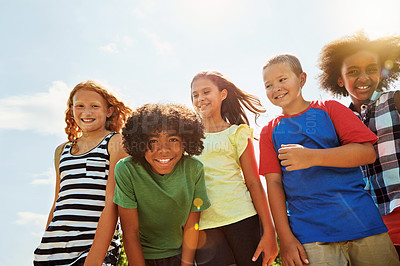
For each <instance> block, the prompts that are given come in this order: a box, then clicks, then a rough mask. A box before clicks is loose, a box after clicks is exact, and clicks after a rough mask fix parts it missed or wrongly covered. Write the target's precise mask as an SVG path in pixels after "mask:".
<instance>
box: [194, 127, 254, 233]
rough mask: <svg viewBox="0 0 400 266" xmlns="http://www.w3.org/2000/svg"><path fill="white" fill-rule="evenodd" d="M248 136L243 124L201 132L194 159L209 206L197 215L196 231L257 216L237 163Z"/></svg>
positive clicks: (249, 130)
mask: <svg viewBox="0 0 400 266" xmlns="http://www.w3.org/2000/svg"><path fill="white" fill-rule="evenodd" d="M252 133H253V131H252V129H250V128H249V127H248V126H247V125H245V124H242V125H240V126H237V125H232V126H231V127H229V128H227V129H225V130H223V131H221V132H217V133H205V137H206V139H205V140H204V150H203V152H202V154H201V155H199V156H197V158H198V159H199V160H200V161H201V162H202V163H203V165H204V171H205V179H206V187H207V194H208V198H209V199H210V202H211V206H210V208H208V209H207V210H204V211H202V212H201V214H200V224H199V229H200V230H203V229H208V228H216V227H220V226H224V225H228V224H232V223H235V222H238V221H241V220H243V219H246V218H248V217H251V216H253V215H255V214H257V212H256V210H255V208H254V205H253V202H252V199H251V196H250V192H249V190H248V189H247V186H246V184H245V181H244V178H243V176H242V172H241V167H240V161H239V159H240V156H241V155H242V153H243V152H244V150H245V149H246V147H247V144H248V139H252V137H253V136H252Z"/></svg>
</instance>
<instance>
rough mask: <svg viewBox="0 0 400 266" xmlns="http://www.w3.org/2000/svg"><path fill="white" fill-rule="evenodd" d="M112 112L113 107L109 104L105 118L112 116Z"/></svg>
mask: <svg viewBox="0 0 400 266" xmlns="http://www.w3.org/2000/svg"><path fill="white" fill-rule="evenodd" d="M113 113H114V107H113V106H111V107H109V108H108V110H107V118H110V117H111V116H112V114H113Z"/></svg>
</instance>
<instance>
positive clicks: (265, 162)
mask: <svg viewBox="0 0 400 266" xmlns="http://www.w3.org/2000/svg"><path fill="white" fill-rule="evenodd" d="M273 124H274V123H273V121H270V122H269V123H268V125H267V126H265V127H264V128H263V129H262V131H261V134H260V144H259V145H260V166H259V174H260V175H265V174H269V173H282V169H281V164H280V161H279V159H278V154H277V153H276V151H275V146H274V143H273V141H272V131H273Z"/></svg>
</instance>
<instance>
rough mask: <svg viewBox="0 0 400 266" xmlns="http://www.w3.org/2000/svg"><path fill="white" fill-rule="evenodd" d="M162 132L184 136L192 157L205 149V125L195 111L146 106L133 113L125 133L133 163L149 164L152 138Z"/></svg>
mask: <svg viewBox="0 0 400 266" xmlns="http://www.w3.org/2000/svg"><path fill="white" fill-rule="evenodd" d="M162 132H167V133H169V134H171V135H177V136H179V137H181V138H182V141H183V144H184V152H185V154H186V155H188V156H192V155H200V154H201V152H202V151H203V149H204V146H203V141H202V139H203V138H204V133H203V126H202V124H201V122H200V120H199V118H198V117H197V115H196V114H195V113H194V112H193V111H192V110H191V109H189V108H187V107H186V106H184V105H179V104H146V105H143V106H142V107H139V108H137V109H136V110H134V111H133V113H132V116H131V117H130V118H129V119H128V121H127V122H126V124H125V127H124V128H123V130H122V135H123V139H124V140H123V143H124V147H125V150H126V152H127V153H128V154H129V155H130V156H132V160H133V161H135V162H137V163H140V164H142V165H144V164H146V159H145V153H146V151H148V150H150V146H149V144H150V143H149V139H150V138H151V137H154V136H155V135H158V134H160V133H162Z"/></svg>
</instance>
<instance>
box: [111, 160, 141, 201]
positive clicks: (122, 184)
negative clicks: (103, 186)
mask: <svg viewBox="0 0 400 266" xmlns="http://www.w3.org/2000/svg"><path fill="white" fill-rule="evenodd" d="M128 163H129V161H126V160H121V161H119V162H118V163H117V164H116V166H115V172H114V176H115V192H114V200H113V201H114V203H115V204H117V205H119V206H121V207H122V208H126V209H136V208H137V201H136V196H135V191H134V188H133V183H132V176H133V173H131V171H130V170H129V168H128V166H127V164H128Z"/></svg>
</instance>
